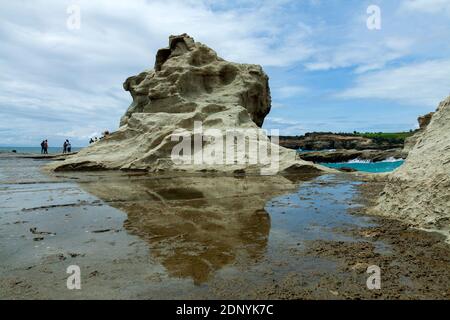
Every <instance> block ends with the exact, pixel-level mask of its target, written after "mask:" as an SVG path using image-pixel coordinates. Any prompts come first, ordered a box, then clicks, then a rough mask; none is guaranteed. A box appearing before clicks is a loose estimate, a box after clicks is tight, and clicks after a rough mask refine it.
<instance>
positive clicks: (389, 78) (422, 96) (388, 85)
mask: <svg viewBox="0 0 450 320" xmlns="http://www.w3.org/2000/svg"><path fill="white" fill-rule="evenodd" d="M449 75H450V60H433V61H426V62H421V63H414V64H408V65H405V66H401V67H396V68H390V69H387V70H382V71H377V72H372V73H369V74H365V75H361V76H359V77H358V78H357V79H356V82H355V85H354V87H351V88H349V89H346V90H344V91H342V92H340V93H338V94H337V95H336V97H338V98H344V99H355V98H357V99H387V100H391V101H396V102H399V103H402V104H406V105H415V106H424V107H436V106H437V105H438V103H439V102H440V101H441V100H443V99H444V98H445V97H447V96H448V95H449V94H450V76H449Z"/></svg>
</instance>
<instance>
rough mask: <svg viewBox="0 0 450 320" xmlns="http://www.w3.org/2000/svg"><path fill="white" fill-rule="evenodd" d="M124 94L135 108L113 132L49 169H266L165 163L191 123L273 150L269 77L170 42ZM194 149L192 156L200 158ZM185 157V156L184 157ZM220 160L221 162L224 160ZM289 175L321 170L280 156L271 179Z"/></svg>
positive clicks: (206, 146) (287, 153)
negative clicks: (234, 132) (241, 133)
mask: <svg viewBox="0 0 450 320" xmlns="http://www.w3.org/2000/svg"><path fill="white" fill-rule="evenodd" d="M124 88H125V90H127V91H129V92H130V93H131V96H132V97H133V102H132V104H131V106H130V107H129V109H128V110H127V112H126V113H125V115H124V116H123V117H122V119H121V122H120V125H121V126H120V128H119V130H118V131H117V132H114V133H113V134H111V135H109V136H107V137H106V138H105V139H103V140H102V141H100V142H98V143H95V144H94V145H92V146H90V147H88V148H86V149H84V150H82V151H81V152H80V153H79V154H77V155H76V156H73V157H71V158H69V159H67V160H66V161H64V162H62V163H59V164H55V165H53V168H54V169H56V170H80V169H83V170H90V169H124V170H149V171H158V170H185V171H200V170H212V171H222V172H224V171H225V172H227V171H235V170H239V171H242V170H246V171H251V170H252V169H255V170H259V169H261V168H262V167H268V165H267V164H264V165H263V164H262V161H258V163H254V162H251V161H249V162H248V163H244V164H242V163H234V164H230V163H228V164H227V165H223V164H222V162H220V161H218V163H215V164H212V165H211V163H209V164H205V163H199V162H197V163H190V164H189V163H188V164H186V163H183V164H179V163H175V162H174V161H173V158H171V152H172V150H173V149H174V147H175V145H177V144H178V143H179V141H178V140H177V139H175V141H174V139H173V136H174V133H175V132H179V131H180V130H181V129H183V130H184V133H185V134H186V135H187V136H190V137H191V138H193V137H194V136H195V132H194V130H193V129H194V123H195V122H201V124H202V129H203V130H204V131H205V130H208V129H219V130H221V132H225V131H226V130H229V129H233V128H234V129H247V130H248V129H250V130H253V131H254V132H257V134H256V136H251V137H247V138H246V139H247V140H248V141H250V142H256V144H257V145H264V144H265V143H267V144H268V145H269V146H270V147H272V146H273V145H272V144H271V143H270V141H269V140H268V138H267V136H266V135H265V134H264V133H263V132H262V130H260V129H259V128H260V127H261V126H262V124H263V122H264V118H265V116H266V115H267V114H268V113H269V111H270V103H271V100H270V90H269V81H268V77H267V75H266V74H265V73H264V71H263V70H262V68H261V66H258V65H251V64H238V63H232V62H228V61H225V60H223V59H222V58H220V57H218V56H217V54H216V52H214V51H213V50H212V49H210V48H208V47H207V46H205V45H203V44H201V43H198V42H195V41H194V39H192V38H191V37H189V36H188V35H186V34H183V35H180V36H171V37H170V39H169V47H168V48H164V49H160V50H159V51H158V53H157V55H156V62H155V66H154V69H153V70H150V71H144V72H142V73H140V74H139V75H137V76H134V77H130V78H128V79H127V80H126V81H125V83H124ZM223 137H224V138H225V137H226V135H225V133H224V136H223ZM202 144H203V146H202V151H203V154H206V155H210V156H211V155H212V156H214V157H216V156H217V154H218V153H219V151H220V147H221V146H223V145H224V142H223V141H220V139H205V141H203V142H202ZM218 147H219V149H217V148H218ZM270 147H269V149H270ZM193 149H194V150H193V152H192V153H193V154H194V153H196V152H198V149H195V148H193ZM223 149H224V150H226V149H225V148H223ZM218 150H219V151H218ZM273 150H275V149H273ZM185 152H186V150H184V151H183V152H182V153H183V155H186V154H187V153H186V154H185ZM238 152H239V151H238ZM257 154H258V155H259V153H258V152H257V151H255V150H254V149H252V150H251V151H246V155H245V157H246V159H249V158H252V156H256V155H257ZM268 154H270V155H272V153H271V152H268ZM220 157H222V159H223V158H224V157H226V155H225V154H223V155H221V156H220V155H219V158H220ZM215 159H217V158H215ZM219 160H220V159H219ZM223 162H225V161H223ZM292 167H296V168H301V169H302V170H304V171H305V170H306V171H308V170H315V171H318V170H320V169H318V167H316V166H314V165H313V164H311V163H308V162H305V161H302V160H300V159H296V153H295V151H291V150H287V149H284V148H280V152H279V168H278V170H277V171H282V170H284V169H286V168H292ZM321 169H323V168H321Z"/></svg>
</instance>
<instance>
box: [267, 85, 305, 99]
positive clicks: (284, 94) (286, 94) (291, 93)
mask: <svg viewBox="0 0 450 320" xmlns="http://www.w3.org/2000/svg"><path fill="white" fill-rule="evenodd" d="M306 92H308V89H307V88H305V87H303V86H283V87H275V88H274V89H273V91H272V93H273V95H274V96H275V97H278V98H281V99H286V98H292V97H297V96H300V95H302V94H304V93H306Z"/></svg>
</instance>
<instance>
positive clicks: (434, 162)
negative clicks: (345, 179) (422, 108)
mask: <svg viewBox="0 0 450 320" xmlns="http://www.w3.org/2000/svg"><path fill="white" fill-rule="evenodd" d="M422 127H423V128H424V129H423V132H422V133H421V134H420V136H419V137H418V139H417V142H416V144H415V146H414V147H413V148H412V150H411V151H410V152H409V155H408V157H407V159H406V162H405V164H404V165H403V166H401V167H400V168H399V169H397V170H396V171H394V172H393V173H392V174H390V175H389V178H388V183H387V185H386V187H385V189H384V192H383V193H382V196H381V198H380V200H379V204H378V207H377V210H379V211H381V212H382V213H383V214H385V215H388V216H392V217H395V218H399V219H401V220H404V221H406V222H408V223H410V224H411V225H413V226H416V227H421V228H426V229H433V230H439V231H441V232H443V233H444V234H446V235H447V236H450V234H449V230H450V97H449V98H447V99H446V100H444V101H443V102H441V104H440V105H439V107H438V109H437V111H436V113H434V114H433V115H432V117H431V119H430V121H429V124H428V125H423V126H422Z"/></svg>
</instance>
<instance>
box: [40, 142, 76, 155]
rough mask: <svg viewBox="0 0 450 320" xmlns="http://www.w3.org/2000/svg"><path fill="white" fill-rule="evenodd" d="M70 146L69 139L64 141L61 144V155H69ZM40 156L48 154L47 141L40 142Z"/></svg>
mask: <svg viewBox="0 0 450 320" xmlns="http://www.w3.org/2000/svg"><path fill="white" fill-rule="evenodd" d="M71 152H72V145H71V144H70V141H69V139H66V141H64V144H63V153H71ZM41 154H48V140H44V141H42V142H41Z"/></svg>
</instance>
